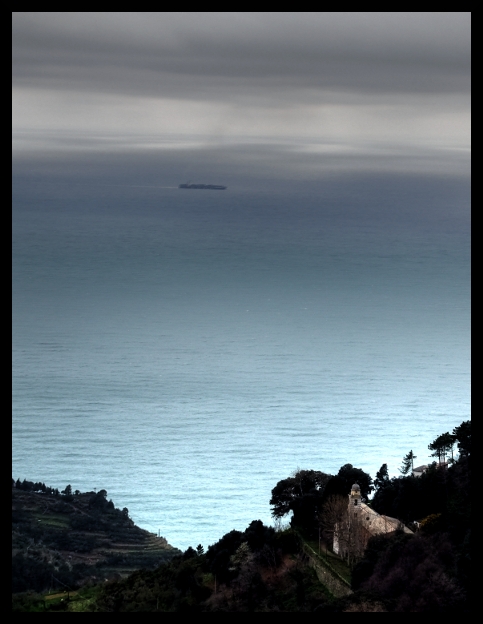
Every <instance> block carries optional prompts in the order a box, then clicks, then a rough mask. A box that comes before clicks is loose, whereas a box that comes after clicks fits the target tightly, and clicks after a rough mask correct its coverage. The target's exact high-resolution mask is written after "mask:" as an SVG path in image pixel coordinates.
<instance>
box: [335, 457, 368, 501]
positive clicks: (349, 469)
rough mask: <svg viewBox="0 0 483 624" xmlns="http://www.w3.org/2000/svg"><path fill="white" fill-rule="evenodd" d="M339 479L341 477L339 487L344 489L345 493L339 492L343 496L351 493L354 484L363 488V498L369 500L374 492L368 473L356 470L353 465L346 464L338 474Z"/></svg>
mask: <svg viewBox="0 0 483 624" xmlns="http://www.w3.org/2000/svg"><path fill="white" fill-rule="evenodd" d="M337 477H339V481H338V483H339V486H342V485H343V487H344V491H341V492H337V493H340V494H343V495H347V494H349V492H350V491H351V487H352V485H353V484H354V483H357V484H358V485H359V487H360V488H361V496H362V497H363V498H368V497H369V495H370V493H371V492H372V490H373V489H374V488H373V487H372V478H371V476H370V475H369V474H368V473H367V472H364V471H363V470H361V469H360V468H354V466H353V465H352V464H344V465H343V466H342V467H341V468H340V469H339V472H338V473H337ZM334 493H335V492H334Z"/></svg>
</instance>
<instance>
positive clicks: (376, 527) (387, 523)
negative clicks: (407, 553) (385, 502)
mask: <svg viewBox="0 0 483 624" xmlns="http://www.w3.org/2000/svg"><path fill="white" fill-rule="evenodd" d="M360 517H361V521H362V525H363V526H364V527H365V528H366V529H367V530H368V531H369V533H371V535H380V534H381V533H392V532H393V531H397V529H401V530H403V531H404V533H411V534H412V531H411V529H408V528H407V526H404V524H403V523H402V522H401V521H400V520H398V519H397V518H391V517H390V516H382V515H380V514H378V513H377V511H374V509H371V507H368V506H367V505H366V504H365V503H362V504H361V511H360Z"/></svg>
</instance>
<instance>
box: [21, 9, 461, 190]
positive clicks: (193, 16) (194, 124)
mask: <svg viewBox="0 0 483 624" xmlns="http://www.w3.org/2000/svg"><path fill="white" fill-rule="evenodd" d="M469 101H470V13H465V12H448V13H444V12H417V13H411V12H404V13H401V12H388V13H378V12H369V13H366V12H346V13H339V12H332V13H323V12H320V13H310V12H303V13H263V12H262V13H250V12H246V13H245V12H244V13H239V12H233V13H232V12H230V13H216V12H215V13H195V12H191V13H149V12H139V13H136V12H132V13H90V12H80V13H77V12H66V13H55V12H41V13H35V12H32V13H30V12H29V13H16V12H14V13H13V154H14V162H15V159H17V161H18V160H21V159H22V158H25V157H29V158H30V157H33V158H37V159H38V158H41V159H45V158H47V155H49V157H54V155H56V157H59V156H60V157H61V158H64V157H65V155H66V153H68V154H71V155H72V154H76V155H77V156H80V155H84V156H85V155H86V154H91V155H92V154H93V153H96V154H98V155H99V154H105V153H111V154H118V155H119V154H126V153H130V152H131V153H134V152H136V151H137V152H139V151H145V152H152V151H153V150H155V151H156V153H158V154H161V153H167V152H169V153H170V157H173V158H176V157H178V156H179V154H180V153H183V152H185V153H186V152H189V153H190V154H191V155H192V156H193V158H194V160H195V161H196V159H197V158H199V159H200V160H203V159H205V158H206V154H207V153H209V154H211V156H213V155H214V154H218V157H217V158H218V160H219V161H222V162H226V159H228V160H230V159H231V160H232V161H233V162H234V163H237V164H238V167H239V168H240V167H241V168H242V169H243V168H245V169H246V170H247V171H248V170H249V171H251V172H252V173H253V174H254V175H265V174H266V172H267V171H269V172H270V175H272V176H277V175H278V176H284V177H286V176H287V175H290V176H292V177H293V178H302V179H304V178H307V179H308V178H311V177H312V178H313V177H317V176H320V175H323V174H324V173H329V172H333V171H354V170H356V171H383V172H384V171H385V172H387V171H390V172H405V173H422V172H423V173H428V174H436V175H447V174H450V175H458V176H466V175H468V170H469V149H470V104H469ZM219 154H223V156H219ZM215 160H216V158H215Z"/></svg>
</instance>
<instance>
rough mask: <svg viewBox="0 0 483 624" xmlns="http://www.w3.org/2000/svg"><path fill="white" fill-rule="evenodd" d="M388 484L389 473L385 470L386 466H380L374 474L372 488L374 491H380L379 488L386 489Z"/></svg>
mask: <svg viewBox="0 0 483 624" xmlns="http://www.w3.org/2000/svg"><path fill="white" fill-rule="evenodd" d="M389 484H390V479H389V472H388V470H387V464H382V466H381V467H380V468H379V472H377V473H376V478H375V479H374V487H375V488H376V490H380V489H381V488H384V487H387V486H388V485H389Z"/></svg>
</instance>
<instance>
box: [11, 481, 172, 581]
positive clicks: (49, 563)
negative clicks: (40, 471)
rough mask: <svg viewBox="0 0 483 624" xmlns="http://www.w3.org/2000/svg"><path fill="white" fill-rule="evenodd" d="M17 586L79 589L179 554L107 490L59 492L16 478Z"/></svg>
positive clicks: (14, 556)
mask: <svg viewBox="0 0 483 624" xmlns="http://www.w3.org/2000/svg"><path fill="white" fill-rule="evenodd" d="M12 486H13V487H12V568H13V574H12V591H13V592H22V591H26V590H35V591H38V592H43V591H47V590H49V589H55V588H58V589H64V588H65V587H67V588H69V589H74V588H75V587H79V586H81V585H83V584H86V583H97V582H99V581H104V580H105V579H114V578H122V577H124V576H127V575H128V574H130V573H131V572H133V571H134V570H138V569H140V568H146V569H149V568H154V567H156V566H158V565H160V564H161V563H163V562H166V561H168V560H170V559H171V558H172V557H173V556H175V555H176V554H179V552H180V551H178V550H177V549H176V548H173V547H172V546H170V545H169V544H168V543H167V541H166V539H164V538H163V537H156V536H155V535H154V534H152V533H149V532H148V531H145V530H144V529H141V528H140V527H138V526H136V525H135V524H134V522H133V521H132V520H131V519H130V518H129V513H128V510H127V509H123V510H120V509H116V508H115V507H114V504H113V502H112V501H108V500H107V492H106V491H105V490H101V491H99V492H97V493H96V492H84V493H81V492H78V491H77V492H76V493H72V492H71V489H70V486H68V487H67V488H66V490H64V493H63V494H60V493H59V492H58V490H53V489H52V488H48V487H46V486H45V485H44V484H40V483H38V484H34V483H32V482H28V481H24V482H22V483H21V482H20V481H17V482H14V481H13V479H12Z"/></svg>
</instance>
